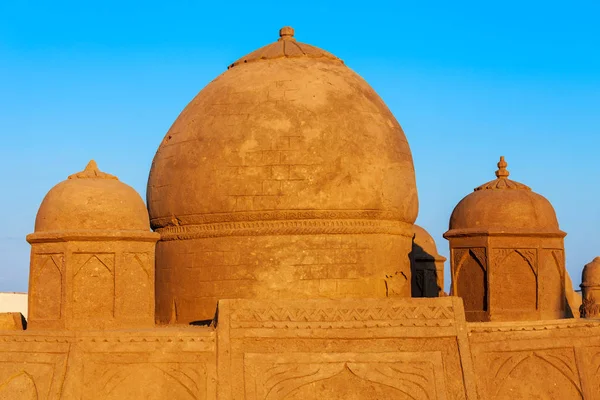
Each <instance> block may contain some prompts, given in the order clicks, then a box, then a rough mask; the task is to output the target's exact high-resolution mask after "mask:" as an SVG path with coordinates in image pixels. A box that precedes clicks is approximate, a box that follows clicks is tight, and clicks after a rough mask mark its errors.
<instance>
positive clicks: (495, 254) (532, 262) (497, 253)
mask: <svg viewBox="0 0 600 400" xmlns="http://www.w3.org/2000/svg"><path fill="white" fill-rule="evenodd" d="M513 252H516V253H517V254H519V255H520V256H521V257H523V258H524V259H525V261H527V264H528V265H529V267H530V268H531V270H532V271H533V273H534V274H535V275H536V276H537V269H538V262H537V249H512V248H511V249H493V250H492V263H493V265H494V269H496V270H497V269H498V268H502V263H503V262H504V260H506V258H507V257H508V256H509V255H510V254H511V253H513Z"/></svg>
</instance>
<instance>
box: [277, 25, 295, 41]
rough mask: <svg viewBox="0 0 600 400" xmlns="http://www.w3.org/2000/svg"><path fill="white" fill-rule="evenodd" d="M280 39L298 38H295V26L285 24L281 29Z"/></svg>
mask: <svg viewBox="0 0 600 400" xmlns="http://www.w3.org/2000/svg"><path fill="white" fill-rule="evenodd" d="M279 40H296V39H294V28H292V27H291V26H284V27H283V28H281V29H280V30H279Z"/></svg>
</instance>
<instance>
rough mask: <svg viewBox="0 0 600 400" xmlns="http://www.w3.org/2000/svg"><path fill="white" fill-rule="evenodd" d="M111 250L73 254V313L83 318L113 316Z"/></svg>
mask: <svg viewBox="0 0 600 400" xmlns="http://www.w3.org/2000/svg"><path fill="white" fill-rule="evenodd" d="M114 257H115V255H114V253H99V254H94V253H75V254H73V266H74V268H73V294H72V296H73V315H74V317H75V318H84V319H97V320H102V319H111V318H112V317H113V316H114V298H115V292H114V290H115V280H114V265H115V261H114Z"/></svg>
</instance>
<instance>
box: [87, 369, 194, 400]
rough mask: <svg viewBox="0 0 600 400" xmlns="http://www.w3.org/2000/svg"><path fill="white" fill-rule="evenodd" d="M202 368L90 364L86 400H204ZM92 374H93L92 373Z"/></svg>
mask: <svg viewBox="0 0 600 400" xmlns="http://www.w3.org/2000/svg"><path fill="white" fill-rule="evenodd" d="M199 367H201V366H200V365H194V364H189V363H131V364H130V363H127V364H122V363H110V362H107V363H104V362H102V363H98V362H94V363H89V364H88V365H87V369H88V370H89V372H88V373H86V376H85V378H86V380H87V383H88V384H87V385H86V387H88V388H90V390H87V391H86V392H85V394H84V399H90V400H92V399H105V400H121V399H147V400H162V399H177V400H196V399H204V398H206V397H205V396H203V395H201V393H202V389H204V387H203V386H204V385H203V383H205V382H203V381H205V380H206V374H205V371H203V368H199ZM92 371H93V372H92Z"/></svg>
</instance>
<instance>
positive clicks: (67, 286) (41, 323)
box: [27, 161, 159, 329]
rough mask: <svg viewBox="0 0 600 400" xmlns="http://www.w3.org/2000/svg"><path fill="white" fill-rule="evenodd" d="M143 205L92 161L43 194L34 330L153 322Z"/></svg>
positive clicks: (149, 239) (32, 276) (34, 261)
mask: <svg viewBox="0 0 600 400" xmlns="http://www.w3.org/2000/svg"><path fill="white" fill-rule="evenodd" d="M158 238H159V235H158V234H157V233H154V232H150V225H149V218H148V213H147V211H146V209H145V205H144V202H143V201H142V199H141V197H140V195H139V194H137V192H136V191H135V190H134V189H133V188H131V187H130V186H128V185H126V184H124V183H122V182H120V181H119V180H118V179H117V178H116V177H115V176H113V175H110V174H107V173H104V172H101V171H100V170H99V169H98V166H97V165H96V163H95V162H94V161H90V163H89V164H88V165H87V167H86V168H85V169H84V170H83V171H81V172H79V173H76V174H73V175H71V176H69V179H67V180H66V181H64V182H61V183H59V184H58V185H56V186H55V187H53V188H52V189H51V190H50V192H48V194H47V195H46V197H45V198H44V200H43V201H42V204H41V206H40V209H39V211H38V215H37V218H36V222H35V233H32V234H31V235H28V236H27V241H28V242H29V243H31V245H32V248H31V266H30V271H29V322H28V328H29V329H57V328H64V329H104V328H122V327H144V326H145V327H149V326H153V325H154V246H155V243H156V241H157V240H158Z"/></svg>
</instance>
